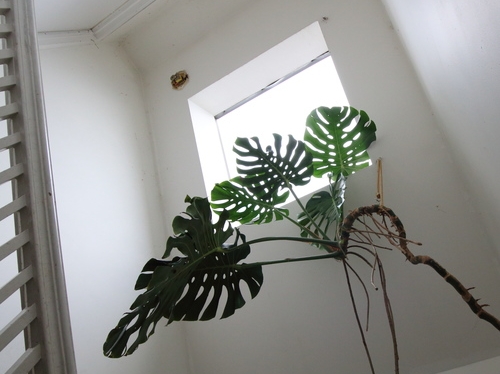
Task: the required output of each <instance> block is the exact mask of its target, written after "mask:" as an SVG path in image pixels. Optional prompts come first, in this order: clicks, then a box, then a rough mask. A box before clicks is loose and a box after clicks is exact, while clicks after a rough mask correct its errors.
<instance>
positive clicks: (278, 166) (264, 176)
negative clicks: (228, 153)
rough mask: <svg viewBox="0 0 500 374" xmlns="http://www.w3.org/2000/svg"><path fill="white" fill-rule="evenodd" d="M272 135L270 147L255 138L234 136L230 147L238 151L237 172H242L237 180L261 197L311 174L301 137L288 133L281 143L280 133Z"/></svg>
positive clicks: (309, 157) (297, 183)
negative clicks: (285, 140) (285, 139)
mask: <svg viewBox="0 0 500 374" xmlns="http://www.w3.org/2000/svg"><path fill="white" fill-rule="evenodd" d="M273 136H274V147H272V146H271V145H269V146H267V148H266V151H264V150H263V149H262V147H261V145H260V142H259V139H258V138H251V139H248V138H238V139H236V142H235V144H234V148H233V151H234V152H235V153H236V154H237V155H238V157H237V158H236V163H237V165H238V173H239V174H240V175H241V176H243V178H241V183H242V184H243V186H244V187H246V188H247V189H248V190H249V191H250V192H251V193H252V195H254V196H255V197H256V198H257V199H259V200H262V201H268V200H269V199H271V198H272V196H273V195H274V194H275V193H276V192H278V191H279V190H280V189H282V188H290V186H291V185H294V186H303V185H305V184H307V183H309V181H310V180H311V176H312V174H313V167H312V165H311V161H312V155H311V154H310V153H309V152H307V151H306V147H305V145H304V143H303V142H302V141H297V140H295V139H294V138H293V136H291V135H289V136H288V143H287V144H286V147H283V139H282V137H281V135H278V134H273ZM283 153H284V154H283Z"/></svg>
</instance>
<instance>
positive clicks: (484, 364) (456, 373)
mask: <svg viewBox="0 0 500 374" xmlns="http://www.w3.org/2000/svg"><path fill="white" fill-rule="evenodd" d="M498 368H500V357H496V358H492V359H490V360H484V361H480V362H477V363H474V364H471V365H467V366H463V367H461V368H458V369H453V370H449V371H445V372H443V373H441V374H479V373H481V374H498Z"/></svg>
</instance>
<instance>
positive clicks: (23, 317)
mask: <svg viewBox="0 0 500 374" xmlns="http://www.w3.org/2000/svg"><path fill="white" fill-rule="evenodd" d="M35 318H36V306H35V305H31V306H30V307H28V308H26V309H23V310H22V311H21V313H19V314H18V315H17V316H16V318H14V319H13V320H12V321H11V322H10V323H8V324H7V326H5V327H4V328H3V329H2V330H1V331H0V351H1V350H3V349H4V348H5V347H7V345H8V344H9V343H10V342H11V341H12V340H13V339H14V338H15V337H16V336H18V335H19V334H20V333H21V332H23V330H24V329H25V328H27V327H28V325H29V324H30V323H31V322H33V320H34V319H35Z"/></svg>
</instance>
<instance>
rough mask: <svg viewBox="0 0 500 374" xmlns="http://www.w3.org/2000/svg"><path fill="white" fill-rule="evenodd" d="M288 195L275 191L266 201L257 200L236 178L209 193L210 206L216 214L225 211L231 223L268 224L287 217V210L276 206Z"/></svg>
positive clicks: (219, 184)
mask: <svg viewBox="0 0 500 374" xmlns="http://www.w3.org/2000/svg"><path fill="white" fill-rule="evenodd" d="M289 194H290V193H289V192H288V191H285V192H284V193H282V194H279V193H278V191H275V193H274V194H272V195H271V197H270V198H269V199H268V200H267V201H264V200H259V199H257V198H256V197H255V196H254V195H252V194H251V193H250V192H249V191H248V190H247V189H246V188H245V187H243V182H242V178H241V177H236V178H233V179H231V180H229V181H225V182H222V183H218V184H216V185H215V187H214V188H213V189H212V193H211V201H212V202H211V205H212V208H213V209H214V211H215V212H216V213H219V214H220V213H222V212H223V211H227V212H228V214H229V220H230V221H233V222H239V223H241V224H246V223H253V224H260V223H268V222H271V221H273V220H277V221H278V220H282V219H283V216H288V214H289V212H288V210H287V209H283V208H278V207H276V205H278V204H283V203H284V202H285V201H286V199H287V198H288V195H289Z"/></svg>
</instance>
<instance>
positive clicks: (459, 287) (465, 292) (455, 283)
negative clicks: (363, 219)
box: [340, 205, 500, 331]
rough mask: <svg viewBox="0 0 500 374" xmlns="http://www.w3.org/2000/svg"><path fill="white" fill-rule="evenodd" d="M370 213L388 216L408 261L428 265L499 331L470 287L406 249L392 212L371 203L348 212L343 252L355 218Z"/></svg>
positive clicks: (402, 231)
mask: <svg viewBox="0 0 500 374" xmlns="http://www.w3.org/2000/svg"><path fill="white" fill-rule="evenodd" d="M372 214H378V215H380V216H382V217H384V216H385V217H388V218H389V220H390V221H391V224H392V225H393V226H394V228H395V229H396V231H397V233H398V235H397V236H396V235H394V237H393V239H395V240H397V241H398V243H399V245H398V246H397V247H398V248H399V250H400V251H401V252H402V253H403V254H404V255H405V257H406V258H407V259H408V261H409V262H411V263H412V264H414V265H417V264H424V265H428V266H430V267H431V268H432V269H434V271H435V272H436V273H438V274H439V275H440V276H441V277H443V278H444V280H445V281H446V282H448V283H449V284H450V285H451V286H452V287H453V288H454V289H455V290H456V291H457V292H458V293H459V295H460V296H462V299H463V300H464V301H465V303H466V304H467V305H468V306H469V308H470V309H471V310H472V311H473V312H474V313H475V314H476V315H477V316H478V317H479V318H481V319H482V320H485V321H486V322H489V323H490V324H491V325H492V326H494V327H495V328H496V329H497V330H499V331H500V320H499V319H498V318H496V317H495V316H493V315H492V314H490V313H488V312H487V311H486V310H484V308H483V307H484V306H486V305H481V304H479V303H478V299H475V298H474V297H473V296H472V294H471V293H470V292H469V290H471V289H472V288H469V289H467V288H465V287H464V286H463V284H462V283H461V282H460V281H459V280H458V279H457V278H455V277H454V276H453V275H452V274H450V273H449V272H448V271H447V270H446V269H445V268H444V267H442V266H441V265H440V264H439V263H438V262H436V261H435V260H434V259H433V258H431V257H429V256H415V255H414V254H413V253H412V252H411V251H410V250H409V249H408V246H407V244H408V242H407V240H406V232H405V229H404V226H403V224H402V222H401V220H400V219H399V218H398V216H396V214H394V212H393V211H392V210H391V209H389V208H387V207H385V206H380V205H371V206H365V207H360V208H358V209H355V210H353V211H352V212H351V213H350V214H348V215H347V216H346V217H345V219H344V221H343V224H342V233H341V241H340V247H341V249H342V251H343V252H344V253H347V252H348V249H347V247H348V244H349V235H350V233H351V232H354V231H356V230H355V229H353V228H352V226H353V224H354V222H355V221H356V219H358V218H359V217H360V216H365V215H367V216H371V215H372Z"/></svg>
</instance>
